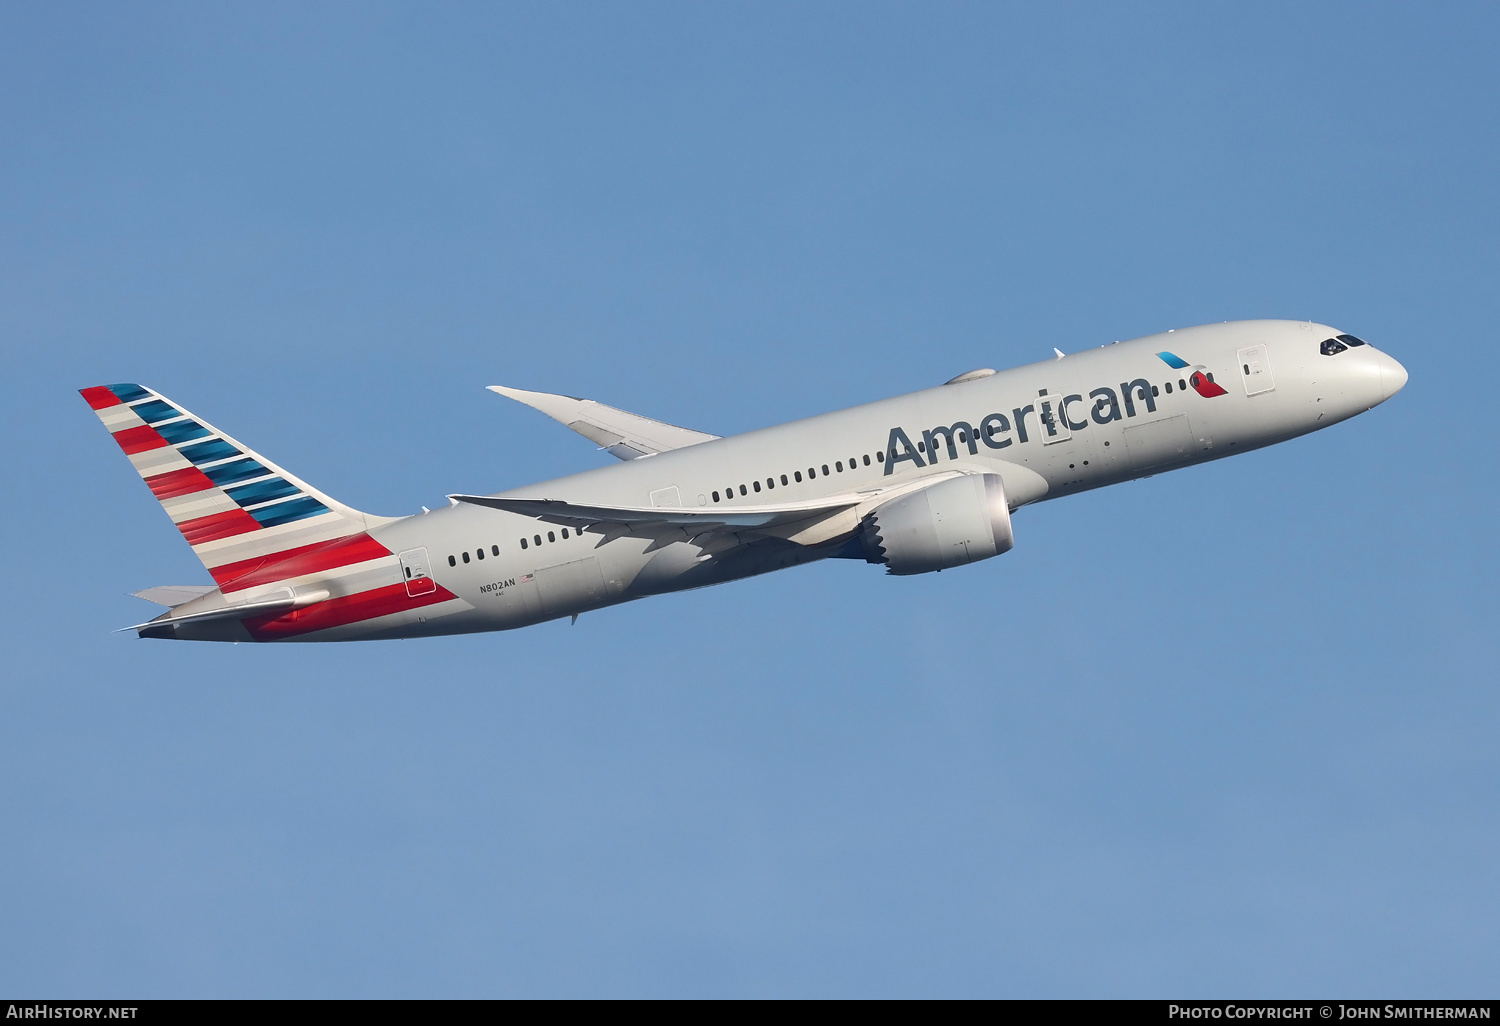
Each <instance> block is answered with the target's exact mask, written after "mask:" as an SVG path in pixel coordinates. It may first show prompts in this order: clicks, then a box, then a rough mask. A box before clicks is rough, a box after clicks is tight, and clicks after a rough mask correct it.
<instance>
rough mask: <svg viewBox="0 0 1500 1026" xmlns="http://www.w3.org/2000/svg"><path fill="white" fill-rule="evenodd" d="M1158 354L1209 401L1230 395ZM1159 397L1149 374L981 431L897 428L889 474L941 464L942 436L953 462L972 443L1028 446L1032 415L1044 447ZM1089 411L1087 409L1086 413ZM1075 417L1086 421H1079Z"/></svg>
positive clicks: (888, 452) (959, 425)
mask: <svg viewBox="0 0 1500 1026" xmlns="http://www.w3.org/2000/svg"><path fill="white" fill-rule="evenodd" d="M1156 355H1157V357H1158V358H1160V360H1161V361H1162V362H1163V363H1165V364H1166V365H1167V366H1168V367H1171V368H1172V369H1173V370H1186V371H1189V372H1190V373H1189V374H1188V375H1187V376H1186V377H1185V378H1181V379H1179V385H1181V384H1186V385H1188V386H1189V387H1191V388H1192V389H1193V391H1195V392H1197V393H1198V394H1199V395H1200V396H1202V397H1203V398H1205V399H1212V398H1214V397H1216V396H1221V395H1227V394H1228V393H1227V392H1225V391H1224V388H1223V386H1222V385H1219V384H1218V383H1217V382H1215V381H1214V379H1213V378H1212V377H1211V376H1210V375H1209V373H1208V372H1207V370H1205V369H1204V366H1203V365H1202V364H1197V365H1190V364H1189V363H1188V362H1187V361H1186V360H1184V359H1182V357H1180V356H1178V355H1176V354H1175V353H1168V352H1161V353H1157V354H1156ZM1166 388H1167V391H1168V392H1171V391H1172V385H1171V383H1170V382H1168V383H1167V385H1166ZM1156 398H1157V392H1156V388H1155V386H1153V385H1152V384H1151V382H1149V381H1147V380H1146V379H1145V378H1136V379H1135V380H1134V381H1122V382H1120V388H1119V391H1116V390H1115V389H1113V388H1110V387H1108V386H1104V387H1101V388H1096V389H1094V390H1093V391H1092V392H1090V393H1089V394H1088V398H1087V399H1085V398H1084V396H1083V395H1082V394H1081V393H1075V394H1073V395H1047V394H1045V393H1043V394H1042V395H1040V396H1038V397H1037V401H1036V402H1035V403H1032V404H1029V405H1026V406H1020V407H1017V408H1015V409H1012V410H1011V411H1010V416H1009V417H1007V416H1006V415H1005V414H1003V413H991V414H990V415H989V416H987V417H985V418H984V419H983V420H981V421H980V422H979V428H978V430H975V429H974V427H973V426H972V425H970V424H969V422H968V421H963V420H960V421H957V422H955V423H953V424H951V425H949V426H948V427H935V428H931V429H929V430H927V431H923V432H922V441H921V443H920V444H919V445H912V442H911V438H910V436H908V435H907V433H906V431H905V429H903V428H899V427H893V428H891V433H890V437H889V439H888V440H887V441H886V446H885V473H886V474H891V473H893V472H894V471H895V469H896V464H898V463H900V462H902V461H903V460H911V461H912V463H913V464H914V465H915V466H918V467H925V466H927V464H928V463H936V462H937V460H938V453H939V448H938V438H939V437H941V438H942V439H943V443H944V447H945V448H947V450H948V458H949V459H950V460H956V459H958V447H959V446H960V445H963V446H967V447H968V450H969V455H971V456H977V455H979V445H980V443H981V442H982V443H983V444H984V445H985V446H986V447H988V448H990V449H1005V448H1007V447H1009V446H1011V445H1014V444H1015V443H1016V442H1021V443H1022V444H1024V443H1026V442H1029V441H1031V438H1032V431H1031V430H1028V426H1027V423H1026V418H1027V416H1028V415H1033V416H1034V417H1035V418H1036V424H1035V428H1034V429H1033V430H1035V431H1036V432H1037V433H1038V435H1039V437H1040V438H1041V441H1042V444H1043V445H1051V444H1052V443H1054V442H1062V441H1066V440H1067V439H1069V438H1072V437H1073V432H1075V431H1082V430H1083V429H1084V428H1086V427H1088V426H1089V420H1092V421H1093V422H1094V423H1095V424H1108V423H1110V422H1112V421H1116V420H1125V419H1127V418H1129V417H1134V416H1136V413H1137V410H1136V403H1137V402H1138V401H1139V402H1141V403H1144V404H1145V407H1146V412H1147V413H1155V412H1156ZM1090 400H1092V406H1089V401H1090ZM1084 409H1087V414H1086V415H1085V413H1084ZM1075 416H1077V417H1080V418H1085V419H1078V420H1075V419H1074V417H1075ZM1012 432H1014V433H1015V434H1014V437H1011V433H1012ZM924 455H925V459H924Z"/></svg>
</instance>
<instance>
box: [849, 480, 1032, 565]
mask: <svg viewBox="0 0 1500 1026" xmlns="http://www.w3.org/2000/svg"><path fill="white" fill-rule="evenodd" d="M862 533H863V538H864V544H865V559H866V561H868V562H871V563H884V564H885V566H886V573H890V574H901V575H905V574H925V573H927V572H929V571H931V570H946V569H948V568H949V567H951V566H962V565H963V564H965V563H973V562H975V561H976V560H980V559H989V558H990V557H991V556H998V555H1000V553H1002V552H1009V551H1010V548H1011V546H1012V545H1014V544H1015V541H1016V539H1015V534H1014V533H1013V532H1012V531H1011V526H1010V506H1009V505H1008V504H1007V503H1006V501H1005V482H1004V481H1002V480H1001V479H1000V476H999V475H998V474H966V475H964V476H963V477H958V478H951V479H949V480H947V481H940V482H938V483H937V484H935V485H933V486H932V487H930V488H924V489H922V490H921V491H920V492H914V493H913V494H911V495H906V496H903V497H902V498H899V499H896V500H895V501H893V502H888V503H886V504H885V505H884V506H880V507H878V508H877V509H876V510H875V511H874V512H873V513H871V514H870V515H869V516H867V517H865V521H864V526H863V532H862Z"/></svg>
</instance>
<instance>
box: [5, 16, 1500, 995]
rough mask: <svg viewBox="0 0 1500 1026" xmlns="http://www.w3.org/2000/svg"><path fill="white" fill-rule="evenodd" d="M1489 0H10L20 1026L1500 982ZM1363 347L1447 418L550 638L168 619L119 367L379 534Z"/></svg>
mask: <svg viewBox="0 0 1500 1026" xmlns="http://www.w3.org/2000/svg"><path fill="white" fill-rule="evenodd" d="M1497 50H1500V9H1497V8H1496V7H1495V6H1494V5H1493V4H1467V5H1465V4H1437V5H1413V4H1407V5H1394V4H1368V3H1354V4H1300V3H1299V4H1285V5H1280V6H1277V5H1273V4H1263V3H1255V4H1241V5H1232V4H1212V5H1203V4H1174V5H1157V6H1149V5H1119V4H1105V5H1097V6H1090V5H1064V4H1049V5H1036V4H1029V5H1024V6H1015V7H1004V6H1001V5H997V4H988V3H986V4H977V5H962V4H928V3H924V4H915V3H914V4H907V5H891V4H874V3H867V2H859V3H848V4H832V3H788V4H773V3H761V4H751V5H745V4H728V3H714V4H628V5H627V4H614V5H609V4H596V3H589V4H575V5H568V4H561V3H548V4H536V5H509V6H501V5H494V4H483V5H473V6H466V5H456V4H448V5H431V4H425V5H410V6H382V5H376V4H368V3H360V4H347V5H333V4H321V5H308V4H282V5H276V4H268V3H256V4H240V5H238V6H230V5H224V4H214V5H202V4H173V5H167V4H144V3H143V4H130V5H122V4H108V3H99V4H65V3H46V4H43V3H30V4H22V3H10V4H6V5H4V6H3V7H0V352H3V360H4V370H5V376H6V378H7V380H8V381H9V382H10V394H9V398H8V401H7V402H6V403H5V404H4V406H3V417H4V427H5V431H6V437H8V438H9V439H10V440H11V441H10V449H9V452H10V455H9V457H8V459H7V460H6V462H5V469H6V475H5V477H6V484H5V489H4V497H5V501H4V503H3V512H0V516H3V518H4V519H3V524H4V528H5V538H6V539H7V540H6V548H7V553H8V555H7V559H8V562H9V565H10V567H11V570H10V573H9V576H8V579H9V581H10V586H9V587H8V588H7V589H5V591H4V593H3V598H0V641H3V645H4V652H5V656H6V658H5V664H6V665H5V670H4V673H3V678H0V679H3V685H0V991H3V992H6V993H10V994H17V995H19V994H26V995H37V996H78V995H138V996H191V995H230V996H444V995H454V996H492V995H593V996H604V995H682V996H688V995H752V996H754V995H768V996H769V995H781V996H792V995H809V996H852V995H891V996H895V995H904V996H924V995H925V996H933V995H997V996H1115V995H1124V996H1149V995H1156V996H1168V995H1170V996H1208V995H1223V996H1251V995H1280V996H1294V995H1295V996H1306V995H1312V994H1318V995H1324V994H1327V995H1351V996H1352V995H1368V996H1387V995H1401V996H1421V997H1425V996H1445V995H1463V996H1472V995H1475V994H1487V993H1493V991H1494V988H1495V981H1496V979H1497V953H1500V926H1497V923H1500V915H1497V913H1500V875H1497V870H1496V852H1497V850H1500V755H1497V745H1496V737H1497V728H1500V697H1497V683H1500V681H1497V678H1500V674H1497V672H1496V665H1497V656H1500V652H1497V647H1500V646H1497V641H1496V631H1495V623H1496V613H1497V601H1496V598H1495V584H1494V580H1495V575H1496V569H1497V567H1496V549H1495V512H1494V511H1495V508H1496V505H1497V500H1500V495H1497V488H1496V484H1495V472H1496V455H1495V454H1496V445H1495V438H1496V434H1495V432H1496V416H1497V413H1500V410H1497V403H1496V399H1495V391H1494V389H1492V388H1490V387H1489V386H1485V385H1484V384H1483V383H1482V382H1480V381H1479V380H1478V376H1479V375H1481V374H1484V373H1487V371H1486V370H1485V368H1486V367H1490V366H1492V365H1493V361H1494V357H1493V349H1494V347H1493V342H1494V332H1495V325H1496V323H1497V320H1500V310H1497V305H1500V304H1497V297H1500V289H1497V282H1500V260H1497V245H1496V242H1497V229H1500V223H1497V188H1500V187H1497V182H1500V146H1497V130H1500V117H1497V115H1500V111H1497V103H1500V62H1497V61H1496V59H1495V54H1496V52H1497ZM1246 317H1291V318H1311V319H1316V320H1320V321H1326V322H1329V323H1332V324H1336V325H1338V326H1340V327H1342V328H1344V329H1345V330H1348V331H1352V332H1354V333H1355V334H1358V335H1361V336H1364V337H1366V338H1368V339H1369V340H1371V341H1372V342H1374V343H1375V344H1377V345H1379V346H1381V347H1383V348H1386V349H1387V350H1389V351H1390V352H1391V353H1393V354H1394V355H1395V356H1396V357H1397V358H1398V359H1400V360H1401V361H1402V362H1403V363H1404V364H1405V365H1406V367H1407V368H1408V370H1409V371H1410V373H1411V383H1410V384H1409V385H1408V386H1407V388H1406V390H1405V391H1404V392H1402V393H1401V394H1400V395H1399V396H1397V397H1396V399H1395V400H1393V401H1392V402H1390V403H1388V404H1386V405H1385V406H1382V407H1381V408H1379V409H1377V410H1376V411H1374V412H1373V413H1370V414H1367V415H1365V416H1362V417H1359V418H1356V419H1355V420H1353V421H1350V422H1348V423H1346V424H1342V425H1339V426H1337V427H1335V428H1333V429H1331V430H1328V431H1325V432H1321V433H1319V434H1317V435H1315V436H1312V437H1308V438H1305V439H1301V440H1298V441H1295V442H1291V443H1287V444H1285V445H1281V446H1277V447H1274V448H1272V449H1269V450H1264V451H1261V452H1257V453H1253V454H1247V455H1244V456H1240V457H1237V458H1234V459H1231V460H1226V461H1221V462H1219V463H1216V464H1213V465H1210V466H1206V467H1201V468H1196V469H1190V470H1185V471H1180V472H1177V473H1173V474H1168V475H1163V476H1160V477H1156V478H1153V479H1151V480H1148V481H1144V482H1138V483H1132V484H1126V485H1120V486H1116V487H1114V488H1110V489H1106V490H1103V491H1100V492H1095V493H1093V494H1090V495H1086V496H1081V497H1076V498H1072V499H1066V500H1062V501H1059V502H1056V503H1049V504H1045V505H1043V506H1040V507H1034V508H1029V509H1027V510H1025V511H1024V512H1022V513H1020V514H1018V515H1017V517H1016V532H1017V544H1016V548H1015V550H1014V551H1013V552H1012V553H1010V554H1008V555H1006V556H1004V557H1002V558H1000V559H997V560H994V561H992V562H989V563H983V564H979V565H977V566H974V567H970V568H967V569H964V570H961V571H956V572H952V573H945V574H942V575H941V576H938V575H932V576H930V577H924V578H916V579H894V578H887V577H884V576H882V574H881V573H880V572H879V570H878V569H877V568H875V567H870V566H866V565H864V564H862V563H851V562H845V561H837V562H834V563H830V564H824V565H819V566H814V567H809V568H803V569H799V570H794V571H789V572H783V573H780V574H774V575H771V576H768V577H764V578H761V579H758V580H755V581H751V582H746V583H741V584H736V585H731V586H727V587H722V588H716V589H710V590H707V591H702V592H695V593H691V594H687V595H680V596H671V597H666V598H658V599H653V600H649V601H645V602H640V603H636V604H633V605H629V606H625V607H620V608H616V609H611V610H605V611H602V612H598V613H593V614H589V615H586V616H584V617H583V618H582V619H581V620H580V622H579V623H578V624H577V625H576V626H569V625H568V624H567V622H566V621H563V622H560V623H554V624H547V625H542V626H539V627H533V628H530V629H528V630H524V631H520V632H514V633H509V634H490V635H479V636H473V637H466V638H451V639H440V640H436V641H431V642H402V643H382V644H368V645H352V646H324V647H318V646H268V647H257V646H235V647H230V646H211V645H193V644H172V643H163V642H146V641H138V640H136V639H135V638H134V637H133V636H132V635H129V634H125V635H120V634H112V633H110V632H111V631H112V630H113V629H114V628H116V627H120V626H122V625H124V624H127V623H132V622H136V621H138V620H140V619H142V618H143V617H145V616H148V615H151V614H152V612H153V610H154V609H155V607H152V606H148V605H146V604H145V603H143V602H141V601H139V600H137V599H134V598H131V597H129V595H128V593H129V592H131V591H134V590H136V589H140V588H144V587H148V586H153V585H161V584H189V583H195V582H203V581H206V580H207V577H206V575H205V573H204V571H203V570H202V568H201V567H200V566H199V565H198V564H197V562H196V560H195V559H194V558H193V556H192V554H191V553H190V552H189V551H188V549H187V547H186V546H185V545H184V544H183V543H182V541H181V540H180V538H179V537H178V536H177V535H176V532H174V531H173V530H172V529H171V527H170V526H169V524H168V523H167V521H166V518H165V517H164V516H163V515H162V513H161V511H160V509H159V508H158V507H157V506H156V504H155V503H154V502H153V501H152V500H151V498H150V496H149V495H148V493H147V491H146V489H144V488H143V487H142V486H141V484H140V482H139V481H138V480H137V479H136V478H135V476H134V474H133V472H132V471H131V469H130V467H129V466H128V465H127V464H126V462H125V461H124V460H123V459H122V457H121V456H120V454H119V452H118V451H117V450H116V448H115V447H114V446H113V445H112V444H111V443H110V441H109V439H108V438H107V437H106V435H105V433H104V431H103V430H102V429H101V427H100V425H99V423H98V422H97V420H96V419H95V418H94V416H93V414H92V413H90V411H89V410H88V408H87V407H86V406H85V405H84V403H83V402H82V401H81V400H80V399H79V398H78V396H77V395H76V393H75V392H74V390H75V389H77V388H79V387H81V386H86V385H93V384H98V383H101V382H112V381H141V382H145V383H146V384H149V385H150V386H152V387H153V388H156V389H158V390H160V391H162V392H164V393H166V394H167V395H168V396H170V397H172V398H174V399H176V400H178V401H180V402H182V403H184V404H186V405H187V406H188V407H189V408H191V409H193V410H194V411H195V412H198V413H200V414H201V415H203V416H205V417H206V418H208V419H209V420H211V421H212V422H214V423H215V424H217V425H218V426H220V427H222V428H224V429H225V430H227V431H230V432H231V433H233V434H235V435H237V436H239V437H241V438H243V439H244V440H245V441H246V442H247V443H249V444H251V445H253V446H255V447H256V448H258V449H260V450H261V451H263V452H265V453H266V454H267V455H268V456H270V457H271V458H273V459H275V460H277V461H278V462H281V463H282V464H284V465H285V466H287V467H288V468H289V469H291V470H293V471H294V472H296V473H298V474H300V475H302V476H303V477H305V478H307V479H308V480H309V481H311V482H313V483H315V484H316V485H318V486H319V487H321V488H323V489H324V490H326V491H328V492H329V493H331V494H333V495H334V496H336V497H338V498H340V499H342V500H343V501H345V502H348V503H350V504H352V505H354V506H357V507H360V508H363V509H368V510H370V511H371V512H377V513H385V514H401V513H407V512H415V511H416V510H417V509H418V508H419V506H421V505H423V504H426V505H429V506H432V505H436V504H438V503H441V502H442V501H443V498H442V497H443V495H444V494H445V493H447V492H450V491H493V490H497V489H500V488H507V487H513V486H517V485H522V484H527V483H530V482H534V481H538V480H544V479H547V478H549V477H554V476H558V475H561V474H564V473H569V472H573V471H577V470H581V469H585V468H588V467H593V466H598V465H601V464H604V463H607V462H609V458H608V457H607V456H605V455H603V454H601V453H598V452H596V451H594V450H593V448H592V446H591V445H590V444H589V443H587V442H585V441H583V440H582V439H580V438H578V437H576V436H574V435H572V434H571V433H570V432H568V431H566V430H565V429H564V428H562V427H561V426H559V425H556V424H554V423H553V422H551V421H549V420H547V419H546V418H544V417H542V416H541V415H540V414H536V413H534V412H533V411H530V410H528V409H526V408H524V407H521V406H518V405H516V404H514V403H509V402H507V401H506V400H503V399H501V398H499V397H497V396H495V395H492V394H489V393H486V392H484V391H483V386H485V385H489V384H496V383H501V384H511V385H517V386H520V387H524V388H533V389H542V390H549V391H559V392H567V393H571V394H575V395H584V396H590V397H595V398H598V399H601V400H604V401H606V402H609V403H611V404H614V405H618V406H621V407H624V408H626V409H631V410H637V411H640V412H642V413H645V414H647V415H650V416H655V417H660V418H663V419H666V420H670V421H673V422H676V423H681V424H684V425H687V426H690V427H694V428H698V429H701V430H705V431H712V432H716V433H720V434H729V433H732V432H737V431H743V430H746V429H750V428H755V427H759V426H762V425H766V424H772V423H776V422H779V421H782V420H786V419H790V418H793V417H800V416H806V415H810V414H814V413H817V412H821V411H824V410H828V409H834V408H838V407H842V406H846V405H850V404H853V403H858V402H863V401H867V400H871V399H875V398H880V397H883V396H888V395H893V394H897V393H900V392H904V391H908V390H911V389H914V388H917V387H922V386H926V385H930V384H934V383H936V382H941V381H943V380H945V379H947V378H949V377H951V376H953V375H954V374H956V373H959V372H961V371H964V370H967V369H969V368H971V367H979V366H989V367H1007V366H1012V365H1015V364H1019V363H1028V362H1031V361H1034V360H1037V359H1041V358H1044V357H1046V356H1047V355H1048V354H1050V352H1051V347H1053V346H1057V347H1059V348H1061V349H1063V350H1064V351H1071V350H1076V349H1081V348H1085V347H1089V346H1095V345H1099V344H1101V343H1105V342H1109V341H1112V340H1114V339H1124V338H1130V337H1134V336H1137V335H1142V334H1146V333H1149V332H1153V331H1158V330H1163V329H1166V328H1169V327H1177V326H1184V325H1190V324H1197V323H1203V322H1208V321H1220V320H1227V319H1236V318H1246Z"/></svg>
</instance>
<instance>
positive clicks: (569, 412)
mask: <svg viewBox="0 0 1500 1026" xmlns="http://www.w3.org/2000/svg"><path fill="white" fill-rule="evenodd" d="M489 390H490V391H491V392H496V393H498V394H500V395H503V396H507V397H509V398H511V399H514V400H516V402H519V403H525V404H526V405H527V406H530V407H531V408H532V409H535V410H540V411H541V412H543V413H545V414H546V415H547V416H549V417H551V418H552V419H553V420H555V421H557V422H558V423H560V424H564V425H566V426H567V427H569V428H571V429H572V430H574V431H576V432H578V433H579V434H580V435H582V436H583V437H584V438H587V439H588V440H589V441H591V442H593V443H594V444H596V445H598V446H599V447H600V448H602V449H603V450H604V451H605V452H607V453H609V454H610V455H611V456H613V457H615V458H616V459H621V460H634V459H639V458H640V457H642V456H655V455H656V454H657V453H659V452H667V451H668V450H670V449H681V448H683V447H684V446H688V445H697V444H698V443H699V442H712V441H713V440H714V439H716V438H718V437H719V436H718V435H710V434H708V433H707V432H704V431H693V430H691V429H689V428H684V427H678V426H677V425H675V424H667V423H665V422H663V421H660V420H652V419H651V418H650V417H642V416H641V415H640V414H637V413H627V412H626V411H625V410H617V409H615V408H614V407H613V406H605V405H604V404H603V403H600V402H595V401H594V400H593V399H576V398H574V397H573V396H570V395H553V394H552V393H550V392H528V391H526V390H525V389H522V388H507V387H506V386H505V385H491V386H489Z"/></svg>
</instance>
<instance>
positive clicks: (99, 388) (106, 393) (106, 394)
mask: <svg viewBox="0 0 1500 1026" xmlns="http://www.w3.org/2000/svg"><path fill="white" fill-rule="evenodd" d="M78 394H79V395H81V396H83V401H84V402H86V403H88V404H89V406H91V407H93V408H94V409H96V410H104V409H108V408H109V407H111V406H119V405H120V397H119V396H117V395H115V394H114V393H113V392H111V391H110V390H109V389H107V388H105V387H104V386H103V385H95V386H94V387H93V388H80V389H79V390H78Z"/></svg>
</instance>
